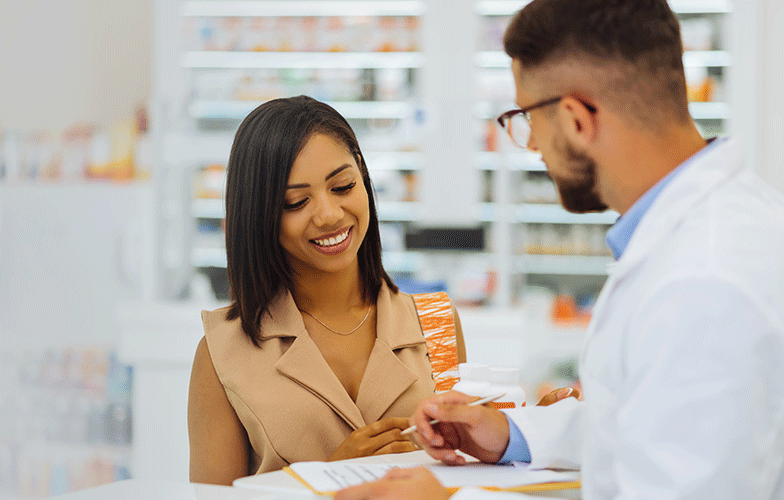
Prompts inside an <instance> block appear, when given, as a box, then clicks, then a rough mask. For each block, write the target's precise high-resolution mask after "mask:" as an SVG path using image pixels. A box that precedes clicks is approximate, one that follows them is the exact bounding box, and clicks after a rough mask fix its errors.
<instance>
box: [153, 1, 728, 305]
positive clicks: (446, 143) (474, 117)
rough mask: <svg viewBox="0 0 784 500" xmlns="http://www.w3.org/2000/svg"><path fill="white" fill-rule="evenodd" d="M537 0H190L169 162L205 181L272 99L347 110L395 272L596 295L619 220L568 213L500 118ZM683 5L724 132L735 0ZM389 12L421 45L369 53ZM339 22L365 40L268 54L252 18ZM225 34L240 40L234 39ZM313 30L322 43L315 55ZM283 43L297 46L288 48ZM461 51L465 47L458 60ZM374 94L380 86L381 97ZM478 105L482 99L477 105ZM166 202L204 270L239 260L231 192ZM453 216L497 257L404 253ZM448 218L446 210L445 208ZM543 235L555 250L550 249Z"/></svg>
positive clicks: (183, 9)
mask: <svg viewBox="0 0 784 500" xmlns="http://www.w3.org/2000/svg"><path fill="white" fill-rule="evenodd" d="M524 3H525V2H520V1H519V0H514V1H475V2H472V3H470V4H466V5H462V4H460V5H457V4H454V5H450V6H443V5H441V4H439V3H437V2H430V1H428V0H422V1H385V2H352V1H340V2H327V1H323V0H314V1H294V0H292V1H258V0H247V1H196V0H187V1H184V2H182V3H181V4H180V5H179V7H178V8H177V10H176V13H175V16H176V20H177V21H179V22H181V23H183V24H184V29H183V33H182V36H181V40H180V41H179V43H178V44H175V45H177V46H178V47H180V49H179V50H178V51H176V52H174V53H173V54H172V56H171V57H170V61H171V62H172V63H174V64H177V65H178V66H179V67H180V71H181V73H182V75H183V78H182V81H179V82H178V83H177V85H179V87H180V88H179V90H178V92H173V93H174V94H175V95H178V96H179V97H180V99H181V100H180V103H179V104H176V105H175V107H174V108H175V109H177V110H180V115H179V122H178V123H177V124H176V126H174V127H171V130H174V131H175V132H167V133H166V134H165V137H164V139H163V140H162V143H161V155H162V156H163V157H164V158H165V159H166V161H167V163H168V164H169V165H171V166H175V167H177V169H179V170H181V171H184V172H185V174H184V177H185V180H184V181H181V182H183V183H184V184H186V185H188V186H192V185H193V183H194V180H193V177H194V176H196V177H197V178H198V175H199V172H200V171H202V169H203V168H205V167H208V166H210V165H213V166H214V165H225V164H226V162H227V160H228V153H229V151H230V148H231V143H232V140H233V131H234V129H235V128H236V126H237V125H238V124H239V122H240V120H241V119H243V118H244V117H245V116H246V115H247V114H248V113H249V112H250V111H251V110H252V109H253V108H254V107H255V106H257V105H258V104H259V103H260V102H263V101H264V100H267V99H269V98H273V97H277V96H283V95H296V94H299V93H306V94H310V95H313V96H314V97H316V98H318V99H320V100H324V101H326V102H328V103H330V104H331V105H332V106H334V107H335V108H336V109H337V110H338V111H339V112H340V113H341V114H343V115H344V116H346V117H347V119H349V121H350V122H351V124H352V127H354V129H355V131H356V132H357V135H358V138H359V141H360V144H361V145H362V148H363V151H364V153H365V156H366V160H367V163H368V166H369V168H370V170H371V176H372V178H373V181H374V185H375V186H376V188H377V194H378V198H377V206H378V214H379V219H380V221H381V222H382V225H383V226H384V227H382V235H383V236H382V238H386V241H385V242H384V247H385V265H386V266H387V268H388V270H389V271H390V272H392V273H393V274H395V275H400V276H406V277H419V276H424V277H425V279H427V278H428V277H430V278H432V277H433V276H435V274H434V273H435V271H434V270H433V269H434V263H435V262H437V261H438V259H444V258H447V259H449V260H450V262H455V263H456V262H457V261H458V260H459V259H461V258H462V259H463V260H465V261H470V262H473V263H474V264H476V265H475V266H474V267H475V268H485V269H487V270H492V271H493V272H494V273H495V275H496V276H497V288H496V291H495V294H494V296H493V298H492V300H491V303H490V305H493V306H497V307H515V306H516V305H517V304H519V303H520V301H521V299H522V298H523V297H524V295H525V293H526V289H527V288H528V286H538V285H539V284H540V283H541V282H543V281H545V282H547V283H549V284H550V285H552V286H555V288H557V289H558V290H556V291H558V292H561V291H564V290H566V292H567V293H569V291H570V290H571V291H573V290H574V286H573V283H574V281H575V278H576V277H578V276H582V277H587V278H590V279H589V281H590V282H591V283H593V284H594V285H596V288H597V289H598V288H599V286H600V285H601V283H602V281H603V279H604V278H603V276H604V275H605V273H606V263H607V262H608V255H609V250H608V249H607V248H606V246H605V245H604V244H603V243H602V238H601V237H600V236H598V235H599V234H600V233H603V232H604V231H606V229H607V228H608V227H609V226H610V225H612V224H613V223H614V222H615V220H616V219H617V217H618V214H616V213H604V214H583V215H577V214H571V213H568V212H566V211H565V210H563V209H562V208H561V207H560V206H559V205H558V201H557V195H556V193H555V190H554V188H553V187H552V185H551V184H550V183H549V179H548V177H547V173H546V167H545V165H544V163H543V162H542V161H541V158H540V157H539V155H537V154H534V153H531V152H528V151H523V150H520V149H516V148H513V147H512V146H511V145H510V144H507V143H506V139H505V137H503V134H502V133H500V132H499V130H498V129H497V128H496V127H495V125H494V121H493V120H494V118H495V117H496V116H497V115H498V114H499V113H500V112H503V111H505V110H506V109H510V108H511V107H513V102H512V101H513V95H514V85H513V82H512V76H511V74H510V72H509V66H510V60H509V57H508V56H506V54H504V53H503V51H502V50H501V47H500V36H501V34H502V31H503V28H504V27H505V25H506V24H507V23H508V19H509V18H510V16H511V15H513V14H514V13H515V12H516V11H517V10H518V9H520V8H521V7H522V6H523V5H524ZM670 4H671V6H672V7H673V9H674V10H675V11H676V12H677V13H678V14H679V16H680V17H681V19H682V20H683V21H684V22H685V23H686V24H687V25H688V24H689V23H692V24H691V27H689V26H687V27H686V29H685V32H686V33H685V34H686V35H687V36H688V37H690V39H692V40H697V41H698V42H700V43H702V45H701V46H695V47H690V50H687V51H686V52H685V53H684V56H683V61H684V66H685V67H686V68H687V71H688V72H690V74H691V73H698V74H700V75H703V76H705V77H706V78H707V79H709V80H710V82H709V84H706V85H707V86H706V87H705V88H704V89H703V88H701V89H700V92H701V94H700V95H702V96H703V97H711V98H712V99H713V100H709V101H705V102H691V103H690V111H691V113H692V116H693V117H694V118H695V119H696V120H697V121H698V124H699V125H700V126H701V127H702V129H703V131H704V132H705V133H706V135H714V134H717V133H720V132H722V131H723V130H725V129H726V128H727V123H728V121H729V120H730V119H731V118H732V116H731V113H730V109H731V108H730V105H729V104H728V103H727V96H728V95H729V94H728V92H727V89H726V88H725V85H724V84H725V83H726V79H725V78H724V76H725V73H726V71H727V70H728V69H729V68H730V67H731V65H732V55H731V54H730V52H729V51H727V50H725V49H726V47H727V46H728V45H727V44H726V43H724V38H725V36H724V33H723V30H726V28H727V25H728V23H729V20H728V14H729V13H731V11H732V5H731V2H730V1H723V0H681V1H678V0H673V1H672V2H670ZM446 11H448V12H449V14H450V16H448V17H449V19H446V17H445V16H444V14H445V13H446ZM385 18H395V19H397V21H400V24H399V25H398V27H401V26H404V25H405V22H404V21H402V20H403V19H413V21H411V22H410V25H409V27H413V28H412V29H413V30H414V32H410V33H407V34H405V35H401V36H403V38H405V39H406V40H408V42H405V43H402V44H398V46H397V47H396V48H395V49H394V50H390V51H378V50H375V49H372V48H371V46H372V44H373V43H376V42H372V40H371V38H372V37H370V36H369V35H368V33H369V31H367V26H368V25H367V23H368V22H381V20H382V19H385ZM308 19H309V20H308ZM330 19H333V20H334V19H339V21H340V22H337V25H339V26H344V27H346V29H349V28H348V27H352V28H351V29H358V30H361V29H365V30H366V31H364V32H363V33H364V34H365V37H364V38H363V39H362V40H364V41H362V42H361V43H355V44H348V43H347V44H345V45H343V46H341V47H337V46H336V47H337V50H334V51H333V50H332V49H333V48H336V47H330V46H329V44H330V43H331V42H330V41H329V40H327V41H319V40H317V39H316V38H314V35H313V34H312V33H310V34H308V35H307V36H304V35H303V36H300V37H299V38H300V39H301V40H300V39H297V40H296V43H293V42H282V43H278V42H281V40H277V42H275V41H272V42H271V41H270V39H264V40H262V41H263V42H264V43H262V45H265V44H266V45H265V46H264V47H263V49H264V50H256V49H257V48H258V47H255V48H254V45H253V44H254V43H256V44H259V43H261V42H259V40H260V39H258V38H253V36H256V35H253V30H254V29H256V28H258V26H256V28H254V23H262V24H263V23H268V24H267V25H265V26H275V27H279V25H278V24H270V23H283V24H282V25H280V26H283V28H281V29H277V28H276V29H272V30H269V31H270V32H271V33H275V34H276V35H275V36H278V37H284V36H289V37H292V36H294V35H296V34H297V33H299V32H297V29H298V28H297V26H299V25H298V23H300V22H301V23H305V22H310V23H312V25H313V26H315V25H316V24H317V25H318V26H320V28H319V29H317V30H315V31H314V32H315V33H318V32H319V31H322V32H324V31H325V30H326V32H327V35H328V32H329V29H327V28H325V26H327V23H329V22H330V21H329V20H330ZM306 20H308V21H306ZM705 20H707V24H706V23H705V22H704V21H705ZM363 23H364V24H363ZM700 23H702V24H700ZM706 25H707V26H709V27H710V30H709V33H708V35H705V33H704V31H705V28H706ZM361 26H364V28H362V27H361ZM224 28H225V29H226V30H228V33H229V34H228V35H227V34H225V33H224V34H221V30H222V29H224ZM401 29H402V28H401ZM450 30H452V31H460V32H461V33H463V35H465V34H466V33H467V34H468V35H469V36H467V37H466V36H463V38H464V39H465V40H464V41H465V43H466V44H469V45H470V49H469V52H467V53H465V52H462V50H457V49H458V48H459V47H457V46H455V47H450V46H449V44H447V43H446V42H445V41H444V38H450V36H449V33H452V31H450ZM689 30H691V31H689ZM701 30H702V31H701ZM393 31H394V30H393ZM281 33H288V35H281ZM302 33H304V32H302ZM349 33H350V32H349ZM400 33H402V32H400V31H398V35H400ZM690 33H691V34H690ZM292 34H294V35H292ZM197 35H198V36H197ZM327 35H325V36H327ZM374 36H375V35H374ZM199 37H201V38H199ZM249 37H250V38H249ZM308 37H309V38H308ZM406 37H407V38H406ZM295 38H296V37H295ZM305 38H308V40H309V42H307V43H310V48H303V45H302V44H304V43H306V41H304V39H305ZM346 38H350V36H349V35H346ZM194 40H195V41H194ZM352 40H356V38H352ZM411 40H414V41H415V42H410V41H411ZM706 40H707V42H706ZM333 41H334V40H333ZM461 43H463V42H461ZM706 43H707V45H706ZM368 44H370V45H368ZM406 44H408V45H406ZM279 45H284V46H287V47H286V48H285V50H281V48H280V46H279ZM376 45H378V44H377V43H376ZM447 49H448V50H449V51H450V53H455V54H458V53H459V54H466V55H463V56H456V57H451V58H449V60H444V59H445V57H444V53H443V51H444V50H447ZM385 75H386V76H385ZM384 78H387V79H388V81H386V82H384V81H382V80H384ZM472 78H473V79H474V84H473V85H471V84H470V82H471V80H472ZM342 80H345V81H349V82H352V83H350V84H348V87H346V88H344V89H343V90H341V89H340V85H336V84H335V82H338V83H340V82H341V81H342ZM706 81H708V80H706ZM314 82H321V84H320V85H317V84H315V83H314ZM352 85H353V86H352ZM384 85H388V86H390V87H389V88H386V89H384V88H382V87H383V86H384ZM370 87H372V88H373V90H371V91H368V88H370ZM472 87H473V88H472ZM696 94H697V93H696V92H695V95H696ZM711 94H712V95H711ZM466 99H467V100H468V101H469V102H473V104H471V105H469V106H465V102H466ZM436 129H437V130H436ZM466 152H468V154H466ZM466 158H469V162H470V164H469V165H467V169H466V168H465V167H464V166H463V164H465V163H466ZM211 168H212V167H211ZM452 178H459V179H461V182H460V184H461V186H460V189H459V190H457V191H455V190H454V189H452V193H451V194H450V197H449V199H447V198H445V197H444V195H443V193H442V192H441V191H439V189H440V188H439V185H440V184H443V182H444V181H443V179H452ZM434 183H435V184H434ZM548 184H549V187H548ZM466 185H470V186H476V187H475V188H474V187H471V188H470V192H471V193H474V195H473V199H471V198H466V190H465V189H464V188H465V186H466ZM434 186H435V187H434ZM452 197H457V198H459V200H460V201H459V203H457V204H455V203H454V201H455V200H453V199H452ZM450 203H451V205H450ZM164 205H165V206H167V207H169V208H170V209H171V210H172V211H173V212H177V211H178V210H179V211H182V212H183V213H184V214H186V215H185V216H186V217H187V218H190V220H192V221H193V224H192V226H193V227H194V230H193V232H192V233H191V235H190V236H189V238H190V241H187V242H186V243H185V245H184V251H185V252H186V256H185V257H184V258H183V259H184V261H186V262H187V264H186V267H187V268H188V269H189V270H191V271H190V272H192V269H194V268H195V269H202V270H207V271H209V270H210V269H211V268H212V269H213V270H214V269H217V270H218V271H217V272H220V269H222V268H223V267H224V266H225V255H224V254H223V241H222V230H221V227H220V222H221V219H222V218H223V216H224V210H225V208H224V206H223V201H222V200H221V199H219V198H215V199H202V198H193V197H191V198H188V199H185V200H173V201H171V202H169V203H164ZM457 211H459V212H460V213H459V214H458V213H457ZM445 212H446V213H451V212H455V214H454V217H452V219H449V218H448V217H447V218H446V219H448V220H451V221H458V222H457V224H458V225H461V224H462V225H465V226H473V227H476V226H477V225H480V226H482V227H484V228H485V230H486V240H487V242H488V247H487V249H486V251H485V252H483V253H473V254H470V255H469V254H465V255H464V256H463V257H453V256H452V255H449V256H446V255H441V254H437V253H432V252H431V253H429V252H420V251H416V252H412V251H405V246H404V244H403V237H402V233H403V232H405V231H406V230H407V229H409V228H412V227H416V226H419V225H436V226H437V225H439V224H442V225H447V226H448V225H449V224H450V223H449V222H447V223H446V224H444V223H441V222H439V221H440V220H445V218H444V217H443V214H444V213H445ZM439 213H440V214H441V216H440V217H435V218H434V217H433V214H439ZM173 220H174V218H173ZM434 221H435V222H434ZM200 227H201V230H200V229H199V228H200ZM164 230H165V229H164ZM537 234H538V236H537ZM390 237H391V240H390ZM538 237H541V238H543V243H542V244H541V245H539V246H538V247H537V245H536V244H535V243H536V238H538ZM553 237H560V238H562V239H563V238H565V239H566V240H565V241H566V243H565V244H562V245H561V244H553V243H552V241H550V240H548V238H550V239H552V238H553ZM581 238H583V239H586V241H587V243H586V242H580V241H579V240H580V239H581ZM572 240H574V241H572ZM547 252H555V253H554V254H552V255H549V254H548V253H547ZM570 252H571V255H570ZM580 252H583V253H584V254H580ZM436 267H437V266H436ZM439 272H446V271H444V270H442V271H439ZM561 284H564V286H563V287H561ZM561 288H563V290H561Z"/></svg>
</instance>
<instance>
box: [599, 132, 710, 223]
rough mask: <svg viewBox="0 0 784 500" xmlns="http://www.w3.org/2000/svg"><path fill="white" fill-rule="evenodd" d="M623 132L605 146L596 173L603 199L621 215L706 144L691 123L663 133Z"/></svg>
mask: <svg viewBox="0 0 784 500" xmlns="http://www.w3.org/2000/svg"><path fill="white" fill-rule="evenodd" d="M622 135H623V137H619V138H616V140H615V141H613V143H612V145H610V146H608V148H610V149H609V150H607V151H605V155H604V156H605V158H604V160H605V161H601V163H600V167H599V169H598V172H597V174H598V176H599V178H598V183H599V190H600V193H601V194H602V198H603V199H604V200H605V202H606V203H607V204H608V205H609V206H610V208H612V209H613V210H615V211H617V212H618V213H620V214H621V215H623V214H624V213H625V212H626V211H627V210H629V208H631V206H632V205H634V202H636V201H637V200H638V199H639V198H640V197H641V196H642V195H644V194H645V192H646V191H648V190H649V189H651V188H652V187H653V186H655V185H656V183H657V182H659V181H660V180H661V179H662V178H664V177H665V176H666V175H667V174H669V173H670V172H672V171H673V170H674V169H675V168H677V167H678V166H679V165H681V164H682V163H683V162H685V161H686V160H688V159H689V158H691V157H692V156H694V155H695V154H696V153H697V152H698V151H699V150H700V149H702V148H703V147H705V145H706V144H707V143H706V141H705V139H703V138H702V136H701V135H700V133H699V131H698V130H697V128H696V126H695V125H694V124H693V123H692V122H689V124H687V125H676V126H672V127H670V128H669V129H668V130H667V132H666V133H664V134H657V135H653V134H651V133H649V132H646V131H639V130H626V131H625V132H624V133H623V134H622Z"/></svg>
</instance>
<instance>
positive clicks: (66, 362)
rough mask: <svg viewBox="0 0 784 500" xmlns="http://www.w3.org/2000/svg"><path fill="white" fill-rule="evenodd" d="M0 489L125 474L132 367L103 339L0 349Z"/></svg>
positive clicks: (48, 487)
mask: <svg viewBox="0 0 784 500" xmlns="http://www.w3.org/2000/svg"><path fill="white" fill-rule="evenodd" d="M0 376H2V377H3V379H4V380H5V381H6V383H5V384H3V386H2V387H0V401H2V405H0V413H2V415H1V416H2V418H0V420H1V421H2V422H3V426H2V427H0V496H2V495H19V496H22V497H29V498H43V497H49V496H51V495H58V494H62V493H66V492H68V491H74V490H78V489H83V488H88V487H92V486H97V485H99V484H105V483H109V482H112V481H117V480H121V479H127V478H129V477H130V470H129V464H130V455H131V448H130V444H131V440H132V429H131V399H132V398H131V395H132V386H133V372H132V368H131V367H130V366H128V365H124V364H122V363H120V362H119V361H118V359H117V355H116V354H115V353H114V351H112V350H110V349H107V348H103V347H66V348H62V349H55V348H50V349H45V350H26V351H23V352H18V351H9V350H5V351H0Z"/></svg>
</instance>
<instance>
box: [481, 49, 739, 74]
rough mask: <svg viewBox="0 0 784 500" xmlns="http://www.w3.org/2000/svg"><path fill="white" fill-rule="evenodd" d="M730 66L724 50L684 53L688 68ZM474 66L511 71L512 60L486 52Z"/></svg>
mask: <svg viewBox="0 0 784 500" xmlns="http://www.w3.org/2000/svg"><path fill="white" fill-rule="evenodd" d="M730 64H732V58H731V57H730V53H729V52H727V51H724V50H689V51H686V52H684V53H683V65H684V66H687V67H726V66H729V65H730ZM474 65H475V66H476V67H478V68H485V69H509V68H510V67H511V65H512V59H511V58H510V57H509V56H508V55H506V53H505V52H503V51H498V50H486V51H482V52H477V53H476V54H474Z"/></svg>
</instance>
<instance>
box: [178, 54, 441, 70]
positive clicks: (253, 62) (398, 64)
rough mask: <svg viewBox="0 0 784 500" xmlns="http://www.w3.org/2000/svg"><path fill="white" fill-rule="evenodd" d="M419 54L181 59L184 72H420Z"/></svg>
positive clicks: (421, 59)
mask: <svg viewBox="0 0 784 500" xmlns="http://www.w3.org/2000/svg"><path fill="white" fill-rule="evenodd" d="M425 61H426V59H425V56H424V54H422V53H421V52H240V51H236V52H232V51H193V52H186V53H185V54H183V56H182V61H181V64H182V66H183V67H185V68H192V69H198V68H203V69H206V68H221V69H226V68H233V69H250V68H270V69H275V68H300V69H351V68H354V69H357V68H358V69H366V68H368V69H369V68H422V67H423V66H424V65H425Z"/></svg>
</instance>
